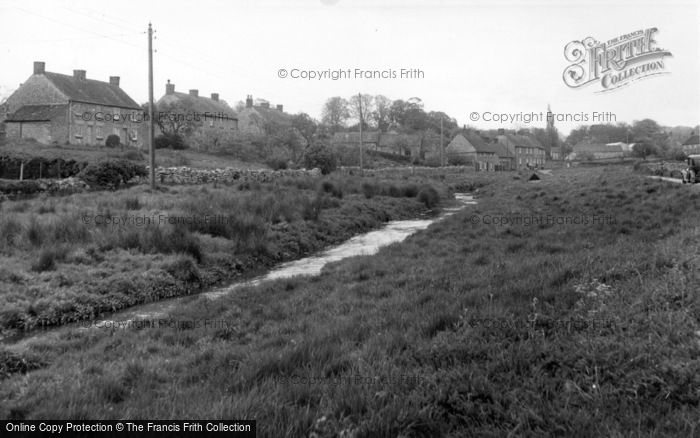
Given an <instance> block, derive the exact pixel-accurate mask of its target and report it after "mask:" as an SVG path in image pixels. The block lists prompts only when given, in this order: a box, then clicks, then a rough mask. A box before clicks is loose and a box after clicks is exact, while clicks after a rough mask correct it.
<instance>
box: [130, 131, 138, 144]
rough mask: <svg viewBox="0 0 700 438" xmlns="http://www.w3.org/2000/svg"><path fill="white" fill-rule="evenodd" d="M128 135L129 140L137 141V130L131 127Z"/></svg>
mask: <svg viewBox="0 0 700 438" xmlns="http://www.w3.org/2000/svg"><path fill="white" fill-rule="evenodd" d="M130 137H131V141H138V130H136V129H132V130H131V135H130Z"/></svg>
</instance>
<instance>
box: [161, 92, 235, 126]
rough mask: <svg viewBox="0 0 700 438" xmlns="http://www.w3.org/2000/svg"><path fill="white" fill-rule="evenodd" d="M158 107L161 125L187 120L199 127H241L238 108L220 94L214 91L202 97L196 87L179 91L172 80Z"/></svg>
mask: <svg viewBox="0 0 700 438" xmlns="http://www.w3.org/2000/svg"><path fill="white" fill-rule="evenodd" d="M156 108H157V110H158V111H157V113H156V117H157V118H159V119H160V121H161V123H160V124H163V123H162V122H164V121H165V122H167V121H169V120H172V122H173V123H170V125H171V126H183V125H184V124H185V123H184V122H189V124H188V125H187V126H189V127H191V128H193V129H195V130H216V131H235V130H237V129H238V117H237V116H236V113H235V111H234V110H233V109H232V108H231V107H230V106H228V104H227V103H226V102H224V101H223V100H220V99H219V93H211V97H204V96H200V95H199V90H196V89H192V90H189V93H180V92H177V91H175V84H171V83H170V80H168V83H167V84H165V95H163V97H161V98H160V99H158V101H157V102H156ZM178 122H179V123H178ZM166 124H167V123H166Z"/></svg>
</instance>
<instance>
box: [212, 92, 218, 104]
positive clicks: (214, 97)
mask: <svg viewBox="0 0 700 438" xmlns="http://www.w3.org/2000/svg"><path fill="white" fill-rule="evenodd" d="M211 100H213V101H215V102H218V101H219V93H211Z"/></svg>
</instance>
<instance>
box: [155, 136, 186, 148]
mask: <svg viewBox="0 0 700 438" xmlns="http://www.w3.org/2000/svg"><path fill="white" fill-rule="evenodd" d="M153 143H154V145H155V147H156V149H165V148H170V149H173V150H182V149H187V144H186V143H185V140H184V139H183V138H182V136H181V135H180V134H160V135H158V136H156V138H155V139H153Z"/></svg>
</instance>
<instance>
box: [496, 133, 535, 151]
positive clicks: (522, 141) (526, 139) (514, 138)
mask: <svg viewBox="0 0 700 438" xmlns="http://www.w3.org/2000/svg"><path fill="white" fill-rule="evenodd" d="M504 135H505V136H506V138H507V139H508V141H510V142H511V143H513V144H514V145H515V146H516V147H517V146H520V147H528V148H537V149H544V147H543V146H542V145H541V144H540V142H539V141H537V140H536V139H534V138H532V137H530V136H529V135H517V134H504Z"/></svg>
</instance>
